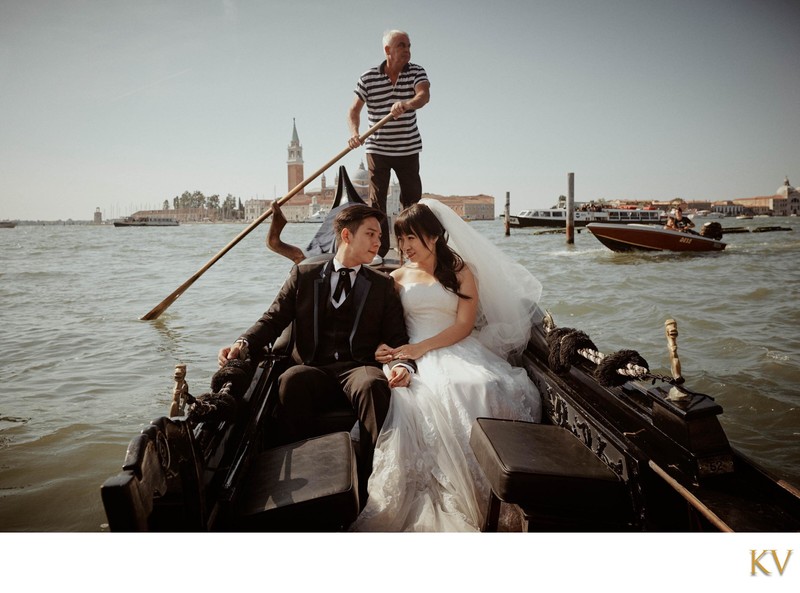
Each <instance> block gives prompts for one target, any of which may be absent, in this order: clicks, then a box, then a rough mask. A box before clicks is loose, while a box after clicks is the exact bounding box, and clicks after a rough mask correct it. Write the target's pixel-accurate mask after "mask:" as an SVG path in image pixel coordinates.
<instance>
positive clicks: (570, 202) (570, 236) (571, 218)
mask: <svg viewBox="0 0 800 593" xmlns="http://www.w3.org/2000/svg"><path fill="white" fill-rule="evenodd" d="M567 186H568V189H567V245H572V244H573V243H575V173H567Z"/></svg>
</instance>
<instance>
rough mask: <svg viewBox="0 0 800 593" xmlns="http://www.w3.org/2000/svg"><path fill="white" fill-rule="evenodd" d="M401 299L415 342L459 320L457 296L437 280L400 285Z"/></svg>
mask: <svg viewBox="0 0 800 593" xmlns="http://www.w3.org/2000/svg"><path fill="white" fill-rule="evenodd" d="M400 300H401V301H402V303H403V310H404V311H405V318H406V328H407V330H408V336H409V340H410V341H411V343H412V344H415V343H417V342H421V341H422V340H425V339H427V338H430V337H431V336H435V335H436V334H438V333H439V332H441V331H442V330H444V329H446V328H448V327H450V326H451V325H453V323H454V322H455V320H456V311H457V310H458V296H457V295H456V294H454V293H452V292H450V291H449V290H447V289H446V288H445V287H444V286H442V285H441V284H440V283H438V282H434V283H433V284H407V285H404V286H401V290H400Z"/></svg>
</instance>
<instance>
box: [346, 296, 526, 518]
mask: <svg viewBox="0 0 800 593" xmlns="http://www.w3.org/2000/svg"><path fill="white" fill-rule="evenodd" d="M401 299H402V302H403V308H404V310H405V315H406V325H407V328H408V333H409V336H410V342H411V343H416V342H419V341H422V340H424V339H426V338H429V337H431V336H433V335H436V334H437V333H439V332H440V331H442V330H443V329H445V328H447V327H448V326H450V325H452V324H453V323H454V322H455V318H456V309H457V308H458V300H459V298H458V296H456V295H455V294H454V293H452V292H450V291H448V290H446V289H445V288H444V287H443V286H442V285H441V284H439V283H434V284H411V285H408V286H403V287H402V288H401ZM477 335H478V334H477V332H476V333H475V334H474V335H473V336H470V337H467V338H465V339H464V340H461V341H460V342H458V343H456V344H454V345H452V346H448V347H445V348H440V349H437V350H432V351H430V352H428V353H427V354H425V355H424V356H422V357H421V358H419V359H417V361H416V362H417V373H416V374H415V375H414V376H413V378H412V380H411V384H410V385H409V387H407V388H396V389H393V390H392V400H391V405H390V408H389V413H388V416H387V418H386V421H385V422H384V425H383V428H382V430H381V434H380V436H379V437H378V442H377V445H376V449H375V458H374V462H373V472H372V475H371V477H370V479H369V484H368V492H369V498H368V500H367V504H366V506H365V508H364V509H363V511H362V512H361V514H360V515H359V517H358V518H357V520H356V522H355V523H354V524H353V526H352V529H353V530H355V531H392V532H395V531H475V530H479V529H480V527H481V524H482V521H483V516H484V514H485V512H486V510H487V505H488V497H489V484H488V481H487V480H486V478H485V477H484V475H483V472H482V470H481V468H480V466H479V465H478V463H477V460H476V459H475V457H474V455H473V453H472V450H471V448H470V445H469V436H470V430H471V428H472V423H473V421H474V420H475V419H476V418H478V417H481V416H487V417H492V418H506V419H514V420H528V421H536V422H538V421H539V420H540V418H541V398H540V396H539V393H538V391H537V389H536V387H535V386H534V385H533V384H532V383H531V381H530V380H529V379H528V376H527V374H526V372H525V371H524V370H523V369H520V368H517V367H513V366H511V365H510V364H509V363H508V362H506V360H504V359H503V358H501V357H500V356H498V355H497V354H494V353H493V352H492V351H491V350H489V348H487V347H486V346H485V345H484V344H483V343H482V341H481V340H479V339H478V337H476V336H477Z"/></svg>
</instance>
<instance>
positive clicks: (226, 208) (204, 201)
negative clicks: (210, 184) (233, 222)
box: [163, 191, 244, 219]
mask: <svg viewBox="0 0 800 593" xmlns="http://www.w3.org/2000/svg"><path fill="white" fill-rule="evenodd" d="M172 208H173V209H175V210H183V209H187V208H205V209H206V210H209V211H214V212H215V213H216V214H217V216H216V218H223V219H225V218H244V206H243V205H242V199H241V198H237V197H235V196H233V195H231V194H228V195H227V196H225V199H224V200H222V201H220V197H219V195H218V194H214V195H211V196H206V195H204V194H203V192H201V191H193V192H189V191H185V192H183V193H182V194H181V195H179V196H175V197H174V198H172ZM163 209H164V210H169V209H170V203H169V200H164V205H163Z"/></svg>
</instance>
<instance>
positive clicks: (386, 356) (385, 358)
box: [375, 344, 394, 364]
mask: <svg viewBox="0 0 800 593" xmlns="http://www.w3.org/2000/svg"><path fill="white" fill-rule="evenodd" d="M392 359H394V349H392V348H389V346H387V345H386V344H381V345H380V346H378V349H377V350H376V351H375V360H376V361H378V362H379V363H381V364H387V363H389V362H391V361H392Z"/></svg>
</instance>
